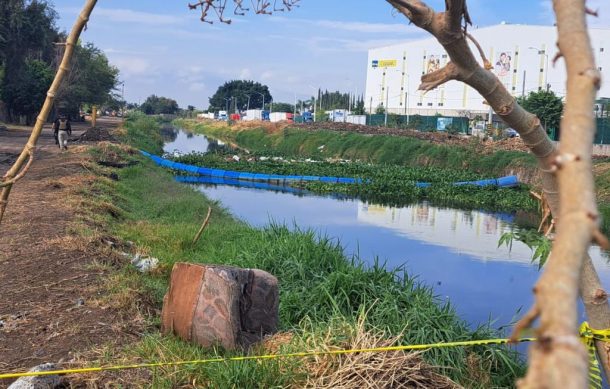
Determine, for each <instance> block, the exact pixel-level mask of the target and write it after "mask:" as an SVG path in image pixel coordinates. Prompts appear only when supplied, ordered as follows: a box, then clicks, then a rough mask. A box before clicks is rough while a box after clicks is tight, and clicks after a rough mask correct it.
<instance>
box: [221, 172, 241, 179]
mask: <svg viewBox="0 0 610 389" xmlns="http://www.w3.org/2000/svg"><path fill="white" fill-rule="evenodd" d="M239 174H240V173H239V172H234V171H231V170H226V171H225V176H224V177H225V178H235V179H237V178H239Z"/></svg>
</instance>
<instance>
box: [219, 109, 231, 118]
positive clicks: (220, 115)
mask: <svg viewBox="0 0 610 389" xmlns="http://www.w3.org/2000/svg"><path fill="white" fill-rule="evenodd" d="M218 120H229V116H228V115H227V111H218Z"/></svg>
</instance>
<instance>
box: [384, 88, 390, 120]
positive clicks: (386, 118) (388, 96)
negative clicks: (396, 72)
mask: <svg viewBox="0 0 610 389" xmlns="http://www.w3.org/2000/svg"><path fill="white" fill-rule="evenodd" d="M389 101H390V86H389V85H388V86H387V87H386V89H385V121H384V123H385V126H386V127H387V126H388V108H389V106H388V104H389Z"/></svg>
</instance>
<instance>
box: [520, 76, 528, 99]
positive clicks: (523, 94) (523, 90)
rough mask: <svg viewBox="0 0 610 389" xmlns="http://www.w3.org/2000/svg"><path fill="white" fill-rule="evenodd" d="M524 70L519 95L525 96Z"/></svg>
mask: <svg viewBox="0 0 610 389" xmlns="http://www.w3.org/2000/svg"><path fill="white" fill-rule="evenodd" d="M526 74H527V73H526V71H525V70H524V71H523V86H522V87H521V97H525V76H526Z"/></svg>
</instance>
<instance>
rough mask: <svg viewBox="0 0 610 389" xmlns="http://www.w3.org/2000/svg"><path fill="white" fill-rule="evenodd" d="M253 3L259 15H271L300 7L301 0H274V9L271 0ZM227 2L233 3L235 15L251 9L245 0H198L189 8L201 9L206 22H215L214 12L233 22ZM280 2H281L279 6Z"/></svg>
mask: <svg viewBox="0 0 610 389" xmlns="http://www.w3.org/2000/svg"><path fill="white" fill-rule="evenodd" d="M250 1H251V3H252V12H253V13H255V14H257V15H271V14H272V12H284V11H291V10H292V9H293V8H295V7H298V6H299V5H298V3H299V2H300V0H273V11H269V9H270V7H271V2H270V1H269V0H250ZM227 3H229V4H230V3H233V5H235V9H234V11H233V14H234V15H237V16H244V15H245V14H246V13H248V12H249V11H250V8H245V7H244V5H243V3H244V0H198V1H197V2H196V3H193V4H188V7H189V9H192V10H195V9H198V8H199V9H200V10H201V21H202V22H205V23H210V24H212V23H214V21H213V20H211V18H210V13H211V12H213V13H214V14H215V15H216V18H218V20H219V21H220V22H221V23H226V24H231V22H232V21H231V19H228V18H227V17H226V16H225V11H226V9H227ZM278 3H281V5H279V8H278Z"/></svg>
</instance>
